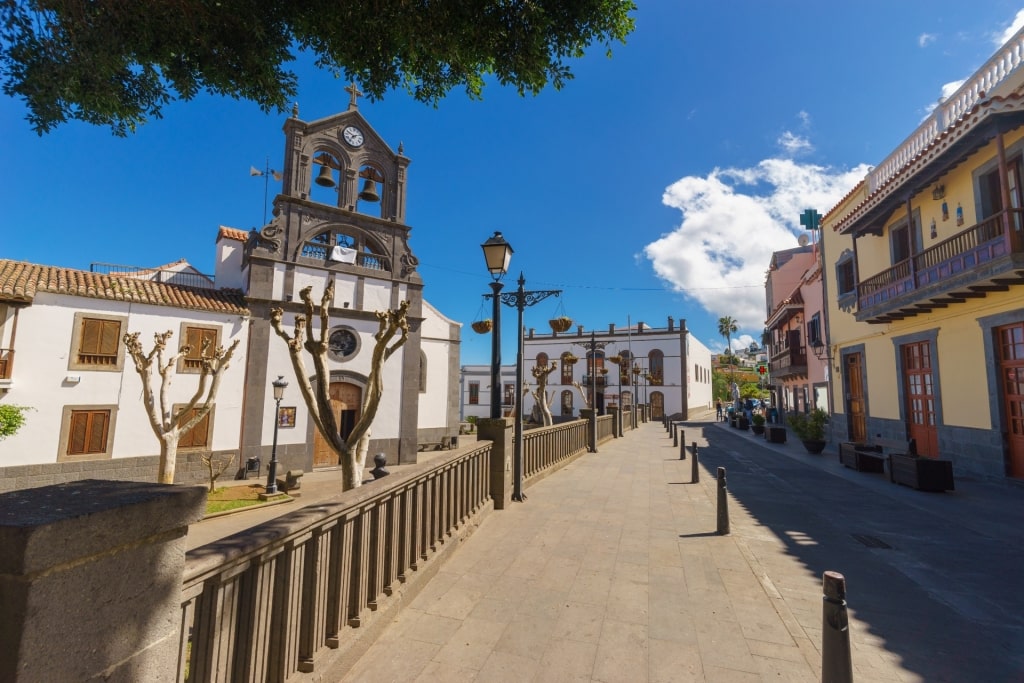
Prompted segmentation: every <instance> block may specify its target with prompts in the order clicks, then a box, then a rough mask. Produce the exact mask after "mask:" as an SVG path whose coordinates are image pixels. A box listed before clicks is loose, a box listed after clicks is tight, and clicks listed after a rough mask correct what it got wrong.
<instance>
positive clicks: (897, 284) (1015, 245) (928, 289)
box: [857, 209, 1024, 322]
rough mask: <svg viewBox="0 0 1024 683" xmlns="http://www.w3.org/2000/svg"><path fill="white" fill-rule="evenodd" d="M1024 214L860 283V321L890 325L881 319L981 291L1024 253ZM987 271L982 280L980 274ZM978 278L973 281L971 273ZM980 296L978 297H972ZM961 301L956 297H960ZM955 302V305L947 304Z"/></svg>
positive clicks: (1000, 218)
mask: <svg viewBox="0 0 1024 683" xmlns="http://www.w3.org/2000/svg"><path fill="white" fill-rule="evenodd" d="M1022 236H1024V211H1022V210H1020V209H1011V210H1009V211H1002V212H1000V213H997V214H995V215H993V216H991V217H989V218H986V219H985V220H984V221H982V222H981V223H978V224H977V225H974V226H971V227H970V228H967V229H966V230H964V231H963V232H960V233H957V234H956V235H953V236H952V237H950V238H949V239H946V240H943V241H942V242H939V243H938V244H936V245H935V246H933V247H930V248H928V249H925V250H924V251H922V252H921V253H919V254H915V255H914V256H912V257H911V258H909V259H906V260H904V261H901V262H900V263H897V264H896V265H894V266H893V267H892V268H889V269H887V270H883V271H882V272H880V273H878V274H876V275H872V276H871V277H869V278H867V279H866V280H863V281H861V282H859V283H858V284H857V304H858V316H857V317H858V318H859V319H861V320H867V321H869V322H884V320H878V319H877V318H879V317H880V316H885V314H887V313H892V312H893V311H895V310H897V309H899V308H900V307H902V306H907V305H910V304H919V305H920V308H921V310H922V312H923V311H925V310H928V306H927V305H924V304H922V303H921V301H920V300H922V299H926V298H928V297H931V296H939V295H942V294H949V293H950V292H951V291H952V290H955V289H957V288H963V287H967V288H968V290H969V288H970V287H971V286H972V285H975V286H979V283H980V282H981V280H982V278H983V277H989V276H992V275H997V274H999V273H1000V272H1002V271H1004V270H1008V269H1010V268H1011V267H1013V266H1014V261H1013V259H1012V258H1010V257H1011V256H1012V255H1019V254H1022V253H1024V237H1022ZM982 266H984V267H985V271H984V275H982V274H981V273H980V272H979V271H978V269H979V268H980V267H982ZM972 272H977V273H978V277H977V278H974V279H972V278H971V276H970V275H971V273H972ZM972 295H974V294H972ZM954 296H955V295H954ZM944 303H949V302H944Z"/></svg>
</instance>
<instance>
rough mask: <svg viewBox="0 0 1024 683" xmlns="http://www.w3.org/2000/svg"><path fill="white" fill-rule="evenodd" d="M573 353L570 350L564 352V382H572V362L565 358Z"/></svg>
mask: <svg viewBox="0 0 1024 683" xmlns="http://www.w3.org/2000/svg"><path fill="white" fill-rule="evenodd" d="M571 355H572V354H571V353H569V352H568V351H566V352H565V353H563V354H562V384H572V363H568V362H566V360H565V359H566V358H568V357H569V356H571Z"/></svg>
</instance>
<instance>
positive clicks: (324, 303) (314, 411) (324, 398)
mask: <svg viewBox="0 0 1024 683" xmlns="http://www.w3.org/2000/svg"><path fill="white" fill-rule="evenodd" d="M312 290H313V288H312V287H306V288H304V289H303V290H302V291H301V292H299V298H301V299H302V302H303V304H305V310H304V311H303V312H302V313H301V314H299V315H296V316H295V328H294V331H293V333H292V334H291V335H289V334H288V333H287V332H286V331H285V329H284V326H283V325H282V322H281V321H282V318H283V317H284V311H283V310H282V309H280V308H274V309H272V310H271V311H270V325H271V327H273V328H274V332H276V333H277V336H279V337H281V339H283V340H284V341H285V343H286V344H287V345H288V355H289V356H290V357H291V361H292V368H293V369H294V370H295V378H296V380H297V381H298V384H299V390H300V391H301V392H302V399H303V400H304V401H305V403H306V407H307V408H308V409H309V415H310V417H311V418H312V419H313V424H315V425H316V428H317V429H318V430H319V431H320V435H321V436H323V437H324V440H325V441H326V442H327V444H328V446H329V447H330V449H331V450H332V451H334V453H335V454H336V455H337V456H338V463H339V464H340V465H341V470H342V490H343V491H348V490H349V489H353V488H356V487H357V486H361V485H362V483H363V478H362V474H363V473H362V469H363V468H362V467H361V466H359V467H357V464H361V463H363V462H364V461H365V458H366V450H367V448H368V447H369V441H370V427H371V426H372V425H373V420H374V418H375V417H376V416H377V409H378V408H379V407H380V400H381V396H382V395H383V394H384V378H383V372H384V364H385V363H386V362H387V360H388V358H390V357H391V356H392V355H394V353H395V351H397V350H398V349H399V348H401V347H402V345H403V344H405V342H406V341H407V340H408V338H409V322H408V320H407V318H406V316H407V313H408V310H409V302H408V301H403V302H402V303H401V304H400V305H399V306H398V308H397V309H394V310H389V311H377V313H376V314H377V323H378V329H377V333H376V334H375V335H374V339H375V340H376V343H375V344H374V346H373V354H372V355H371V357H370V374H369V376H368V378H367V381H366V391H365V392H364V394H363V405H362V409H361V412H360V415H359V419H358V420H356V423H355V425H354V426H353V427H352V431H351V432H350V433H349V435H348V437H347V438H345V439H343V438H341V430H340V429H339V428H338V416H337V415H335V414H334V411H333V410H332V409H331V395H330V388H331V371H330V368H329V367H328V365H327V348H328V332H329V329H330V316H329V310H330V305H331V301H333V300H334V282H333V281H332V282H331V283H330V284H328V285H327V288H326V289H325V290H324V293H323V296H322V297H321V298H320V304H319V305H318V306H317V305H314V303H313V297H312V295H311V292H312ZM316 318H319V319H320V332H319V334H317V335H316V336H315V337H314V335H313V321H314V320H315V319H316ZM396 337H398V338H397V339H396ZM303 351H306V352H308V353H309V354H310V355H311V356H312V357H313V370H314V373H315V375H316V389H314V388H313V386H312V385H311V384H310V381H309V373H308V372H307V371H306V363H305V360H304V356H303Z"/></svg>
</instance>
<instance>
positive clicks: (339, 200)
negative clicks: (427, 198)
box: [243, 85, 423, 471]
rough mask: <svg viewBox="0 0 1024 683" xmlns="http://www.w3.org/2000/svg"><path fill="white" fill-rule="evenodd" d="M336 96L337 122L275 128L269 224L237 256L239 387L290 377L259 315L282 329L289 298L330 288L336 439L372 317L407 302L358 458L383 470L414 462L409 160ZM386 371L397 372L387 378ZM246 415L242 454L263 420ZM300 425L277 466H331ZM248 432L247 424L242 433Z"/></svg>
mask: <svg viewBox="0 0 1024 683" xmlns="http://www.w3.org/2000/svg"><path fill="white" fill-rule="evenodd" d="M346 90H347V91H348V93H349V95H350V99H349V105H348V109H347V110H346V111H343V112H341V113H338V114H334V115H332V116H328V117H326V118H322V119H318V120H315V121H309V122H307V121H302V120H301V119H299V112H298V105H296V106H295V107H294V108H293V110H292V116H291V117H290V118H289V119H288V120H287V121H286V122H285V124H284V134H285V149H284V160H283V172H282V178H281V182H282V187H281V193H280V194H279V195H277V197H276V198H275V199H274V218H273V220H272V221H271V222H270V223H269V224H268V225H266V226H264V227H263V229H262V230H260V231H259V232H258V233H254V234H253V235H252V237H251V239H250V241H249V243H248V244H247V247H246V259H245V260H246V264H247V265H248V267H249V275H248V282H249V288H248V296H249V300H250V307H251V309H252V311H253V319H254V323H253V330H252V342H253V344H254V352H253V353H251V354H250V356H249V364H250V367H249V369H248V371H249V377H250V379H251V380H252V382H251V384H250V386H251V387H256V386H257V383H258V382H260V383H261V384H260V386H263V387H266V386H267V385H268V381H267V380H268V379H272V378H273V376H274V374H275V373H279V372H280V369H281V368H289V367H290V364H288V363H287V349H286V347H285V345H284V342H283V341H282V340H281V339H279V338H277V336H276V334H275V333H274V332H273V330H271V329H270V326H269V322H268V319H269V311H270V309H271V308H273V307H278V306H279V307H281V308H283V309H284V312H285V323H286V325H285V326H286V327H289V326H290V325H291V322H290V321H291V320H294V315H295V314H297V313H299V312H300V311H301V310H302V307H303V305H302V302H301V299H300V297H299V292H300V290H302V289H303V288H304V287H306V286H310V287H312V294H313V298H314V300H315V301H319V297H320V295H321V293H322V292H323V291H325V289H326V287H327V285H328V284H329V283H330V282H333V283H334V302H333V305H332V306H331V309H330V320H329V325H330V329H329V335H330V343H331V346H330V351H329V354H328V357H329V361H330V367H329V370H330V382H331V387H330V391H331V397H332V403H333V402H334V399H335V398H337V405H336V406H335V409H337V410H339V411H341V416H340V418H339V420H338V422H339V424H340V425H342V428H341V430H342V436H343V437H344V436H345V433H344V432H345V429H346V427H345V425H348V426H349V428H350V427H351V425H352V424H353V423H354V420H355V419H356V417H357V415H358V409H359V405H360V404H359V402H360V397H361V396H362V392H363V391H364V390H365V388H366V384H367V379H368V374H369V369H370V356H371V354H372V349H373V343H374V339H373V334H374V333H375V332H376V329H377V318H376V311H383V310H387V309H394V308H397V307H398V305H399V304H400V303H401V302H402V301H409V310H408V320H409V323H410V334H409V339H408V341H407V342H406V344H405V345H404V346H403V347H402V349H401V352H400V353H399V354H396V355H395V356H393V357H392V358H391V359H390V360H389V361H388V364H387V365H386V366H385V397H384V401H383V402H382V404H381V408H380V410H379V412H378V413H377V417H376V419H375V421H374V426H373V431H372V434H371V442H370V449H371V454H372V453H376V452H380V451H383V452H384V453H385V454H386V455H387V458H388V462H391V463H398V462H400V463H406V462H415V461H416V436H417V405H418V401H419V386H420V382H419V378H420V358H421V352H420V349H421V337H420V323H421V322H422V315H423V282H422V279H421V278H420V275H419V273H418V272H417V270H416V267H417V265H418V261H417V259H416V257H415V256H414V255H413V253H412V250H411V248H410V247H409V234H410V227H409V226H407V225H406V224H405V201H406V173H407V170H408V167H409V161H410V160H409V159H408V158H407V157H406V156H404V155H403V153H402V152H403V149H402V145H401V144H399V146H398V151H397V152H395V151H393V150H392V149H391V147H389V146H388V144H387V143H386V142H385V141H384V139H383V138H382V137H381V136H380V135H379V134H378V133H377V131H375V130H374V129H373V127H372V126H371V125H370V124H369V122H368V121H367V120H366V119H365V118H364V117H363V115H362V114H361V113H360V112H359V106H358V97H359V96H360V95H361V94H362V93H360V92H359V91H358V89H356V87H355V86H354V85H352V86H349V87H348V88H346ZM317 327H319V325H318V324H317ZM310 332H312V330H311V331H310ZM336 340H337V341H336ZM257 345H265V347H266V349H265V351H266V352H265V353H258V352H256V350H257ZM306 360H307V368H306V369H307V371H309V372H310V373H312V372H313V366H312V364H311V363H309V358H308V357H307V359H306ZM396 363H397V364H398V365H399V366H400V372H396V371H395V367H394V366H393V364H396ZM399 374H400V378H399V377H397V375H399ZM310 379H311V380H315V377H310ZM265 405H266V401H265V400H262V401H260V407H261V410H262V409H264V408H265ZM353 406H354V407H353ZM252 410H254V411H255V410H256V409H255V407H253V408H252ZM353 410H355V411H356V412H355V413H353ZM248 413H249V409H248V408H247V415H246V420H245V425H246V426H245V434H244V435H243V444H244V445H243V448H244V449H246V450H248V449H249V445H251V446H252V447H255V445H256V444H258V443H260V442H259V439H260V438H261V435H260V434H259V433H258V430H259V425H260V424H261V421H265V420H264V419H263V418H262V415H260V416H257V415H255V414H254V415H252V416H251V417H252V419H249V418H250V416H249V414H248ZM307 424H308V428H307V433H308V439H307V440H306V443H305V444H293V448H291V450H290V451H289V449H288V448H287V447H286V448H285V449H284V450H285V455H284V457H283V459H284V460H286V464H287V465H288V466H292V467H301V468H302V469H305V470H307V471H308V470H310V469H312V468H313V467H317V466H329V465H334V464H337V463H336V462H333V463H332V462H327V461H326V459H327V458H329V457H331V456H330V454H324V453H323V452H322V451H323V447H324V442H323V439H322V437H321V436H320V434H319V433H318V432H316V429H315V427H313V426H312V420H309V421H307ZM250 425H255V426H253V427H252V428H251V433H250ZM281 450H282V448H281V447H279V449H278V451H279V453H280V451H281Z"/></svg>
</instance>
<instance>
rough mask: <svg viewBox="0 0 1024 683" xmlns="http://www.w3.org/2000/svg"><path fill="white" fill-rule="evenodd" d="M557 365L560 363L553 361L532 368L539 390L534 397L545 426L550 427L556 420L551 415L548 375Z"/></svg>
mask: <svg viewBox="0 0 1024 683" xmlns="http://www.w3.org/2000/svg"><path fill="white" fill-rule="evenodd" d="M557 367H558V363H556V362H554V361H552V362H551V363H549V364H547V365H540V366H537V365H535V366H534V367H533V369H532V370H531V372H532V373H533V376H534V378H535V379H536V380H537V391H536V392H534V394H533V399H534V400H535V401H536V402H537V406H538V407H539V408H540V416H541V422H542V424H543V425H544V426H545V427H550V426H551V425H552V424H554V422H555V420H554V418H553V417H551V405H550V402H549V398H548V376H549V375H550V374H551V373H552V372H554V371H555V369H556V368H557Z"/></svg>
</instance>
